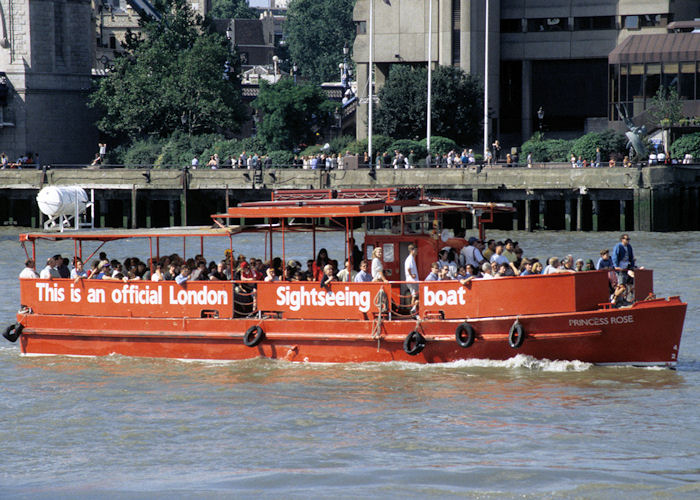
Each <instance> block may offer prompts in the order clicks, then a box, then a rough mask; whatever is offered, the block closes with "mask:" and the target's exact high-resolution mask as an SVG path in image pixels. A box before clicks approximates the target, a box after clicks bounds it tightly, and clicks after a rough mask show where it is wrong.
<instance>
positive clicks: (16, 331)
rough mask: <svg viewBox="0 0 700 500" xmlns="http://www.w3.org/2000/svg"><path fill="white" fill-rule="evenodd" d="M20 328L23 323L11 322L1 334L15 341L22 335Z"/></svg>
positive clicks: (22, 326) (21, 328) (22, 328)
mask: <svg viewBox="0 0 700 500" xmlns="http://www.w3.org/2000/svg"><path fill="white" fill-rule="evenodd" d="M22 330H24V325H23V324H22V323H13V324H11V325H10V326H8V327H7V328H5V331H4V332H3V333H2V336H3V337H5V338H6V339H7V340H9V341H10V342H17V339H18V338H19V336H20V335H22Z"/></svg>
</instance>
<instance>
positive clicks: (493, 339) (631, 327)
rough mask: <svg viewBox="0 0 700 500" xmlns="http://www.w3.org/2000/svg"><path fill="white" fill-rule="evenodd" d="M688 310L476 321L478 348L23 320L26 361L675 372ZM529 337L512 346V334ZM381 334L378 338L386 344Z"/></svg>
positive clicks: (336, 323) (445, 335)
mask: <svg viewBox="0 0 700 500" xmlns="http://www.w3.org/2000/svg"><path fill="white" fill-rule="evenodd" d="M685 311H686V304H685V303H683V302H681V300H680V299H679V298H678V297H671V298H669V299H654V300H648V301H643V302H638V303H636V304H634V305H633V306H631V307H627V308H622V309H614V308H607V307H603V308H600V309H597V310H592V311H585V312H581V311H578V312H571V313H555V314H551V313H550V314H535V315H519V316H499V317H488V318H473V319H469V320H467V322H468V323H469V324H470V325H471V326H472V328H473V329H474V332H475V338H474V342H473V344H472V345H470V346H469V347H461V346H460V345H459V344H458V343H457V341H456V339H455V330H456V329H457V327H459V325H461V324H463V323H464V321H463V320H454V319H453V320H443V319H440V318H438V317H433V318H430V317H428V318H424V319H421V320H415V319H402V320H394V321H392V320H388V319H387V320H384V321H377V320H376V319H375V320H356V319H351V320H303V319H277V318H235V319H232V318H225V319H217V318H177V319H162V318H142V317H132V318H124V317H105V316H101V315H100V316H72V315H54V314H50V315H49V314H42V315H38V314H19V315H18V322H20V323H21V324H22V325H23V327H24V328H23V331H22V335H21V336H20V346H21V350H22V352H23V353H26V354H58V355H85V356H106V355H111V354H119V355H125V356H135V357H153V358H178V359H211V360H242V359H250V358H256V357H266V358H271V359H283V360H287V361H293V362H324V363H329V362H332V363H339V362H388V361H407V362H414V363H444V362H451V361H457V360H463V359H492V360H503V359H508V358H511V357H513V356H515V355H517V354H524V355H528V356H532V357H535V358H539V359H551V360H555V359H556V360H579V361H583V362H589V363H595V364H631V365H660V366H670V367H672V366H675V364H676V362H677V358H678V350H679V347H680V340H681V333H682V328H683V321H684V318H685ZM516 321H517V322H518V323H519V324H520V325H521V326H522V328H523V333H524V335H523V342H522V345H520V346H519V347H513V346H512V345H511V344H512V343H513V342H512V340H513V337H512V336H509V331H510V330H511V327H512V326H513V324H514V322H516ZM254 326H260V327H261V328H262V330H263V331H264V333H265V337H264V339H263V341H262V342H260V344H258V345H256V346H254V347H248V346H246V345H245V344H244V342H243V337H244V334H245V332H246V331H247V330H248V329H249V328H251V327H254ZM412 331H417V332H419V333H420V334H421V335H422V336H423V337H424V338H425V340H426V342H425V348H424V349H423V350H422V351H421V352H419V353H418V354H415V355H410V354H408V353H407V352H406V351H405V349H404V339H405V338H406V336H407V335H408V334H409V333H410V332H412ZM377 332H379V335H377Z"/></svg>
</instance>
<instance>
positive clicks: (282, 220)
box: [280, 217, 287, 280]
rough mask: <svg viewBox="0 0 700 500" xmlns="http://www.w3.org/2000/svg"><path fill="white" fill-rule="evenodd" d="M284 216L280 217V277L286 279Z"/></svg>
mask: <svg viewBox="0 0 700 500" xmlns="http://www.w3.org/2000/svg"><path fill="white" fill-rule="evenodd" d="M284 221H285V218H284V217H282V218H281V219H280V225H281V226H282V279H284V280H286V279H287V254H286V248H285V234H284V233H285V230H284Z"/></svg>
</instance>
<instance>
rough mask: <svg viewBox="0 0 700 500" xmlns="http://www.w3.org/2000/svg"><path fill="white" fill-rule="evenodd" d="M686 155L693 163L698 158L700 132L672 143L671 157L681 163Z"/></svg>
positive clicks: (699, 155) (699, 156)
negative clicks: (689, 156) (688, 155)
mask: <svg viewBox="0 0 700 500" xmlns="http://www.w3.org/2000/svg"><path fill="white" fill-rule="evenodd" d="M686 154H691V155H692V156H693V159H694V161H697V160H698V159H699V158H700V132H696V133H694V134H686V135H683V136H681V137H679V138H678V139H676V140H675V141H674V143H673V145H672V146H671V157H672V158H676V159H677V160H679V161H682V160H683V158H684V157H685V155H686Z"/></svg>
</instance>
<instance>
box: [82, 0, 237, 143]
mask: <svg viewBox="0 0 700 500" xmlns="http://www.w3.org/2000/svg"><path fill="white" fill-rule="evenodd" d="M162 13H163V15H162V18H161V19H160V20H159V21H155V20H150V21H147V22H145V23H144V24H143V27H142V31H143V34H144V36H143V37H142V36H140V35H135V34H133V33H131V32H128V33H127V37H126V42H125V44H124V48H125V52H124V53H123V54H122V55H120V56H119V57H117V59H116V61H115V64H114V70H112V71H110V73H109V74H108V75H107V77H105V78H103V79H102V80H100V82H99V85H98V87H97V89H96V90H95V91H94V92H93V94H92V96H91V106H93V107H96V108H98V109H99V110H100V111H101V112H102V118H100V119H99V120H98V122H97V126H98V128H99V129H100V130H101V131H103V132H104V133H106V134H109V135H111V136H117V137H118V136H127V137H129V138H131V139H132V140H133V139H134V138H138V137H143V136H145V135H146V134H156V135H159V136H161V137H165V136H168V135H170V134H171V133H172V132H173V131H175V130H183V131H185V132H187V133H188V134H199V133H205V132H214V131H232V130H236V129H237V128H238V125H239V123H240V121H241V119H242V118H243V116H244V110H243V107H242V100H241V92H240V81H239V75H238V74H237V73H233V72H229V74H227V75H226V76H227V78H224V77H223V76H224V73H223V72H224V63H225V61H227V60H229V58H230V57H231V56H232V55H231V54H230V53H229V50H228V46H227V41H226V40H225V38H224V37H223V36H221V35H219V34H217V33H214V32H209V31H208V30H207V27H206V26H203V25H202V18H201V16H199V15H198V14H195V13H194V12H193V11H192V10H191V9H190V6H189V2H187V0H165V5H164V6H163V7H162ZM233 67H234V68H235V67H236V65H233ZM234 71H235V70H234Z"/></svg>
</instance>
